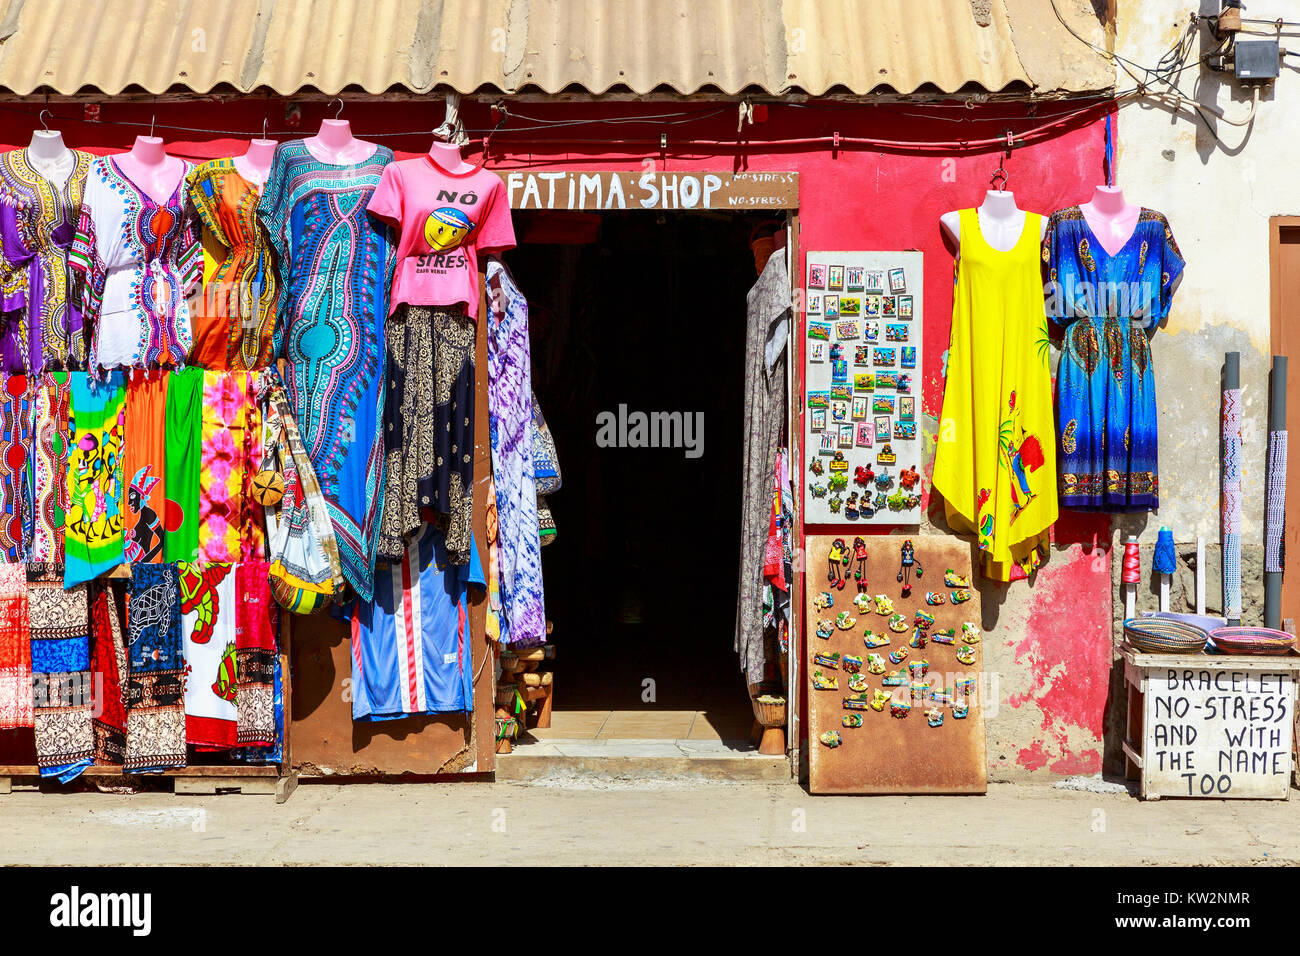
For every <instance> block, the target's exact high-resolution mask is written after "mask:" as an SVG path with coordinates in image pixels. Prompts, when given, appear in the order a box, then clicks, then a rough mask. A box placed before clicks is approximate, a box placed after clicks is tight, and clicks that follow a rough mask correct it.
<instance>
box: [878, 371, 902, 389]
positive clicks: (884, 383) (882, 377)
mask: <svg viewBox="0 0 1300 956" xmlns="http://www.w3.org/2000/svg"><path fill="white" fill-rule="evenodd" d="M876 388H879V389H886V388H888V389H893V390H895V391H897V390H898V373H897V372H877V373H876Z"/></svg>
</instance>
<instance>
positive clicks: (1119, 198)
mask: <svg viewBox="0 0 1300 956" xmlns="http://www.w3.org/2000/svg"><path fill="white" fill-rule="evenodd" d="M1079 210H1080V212H1082V213H1083V218H1084V220H1085V221H1086V222H1087V223H1088V228H1089V229H1091V230H1092V234H1093V235H1094V236H1096V237H1097V241H1098V242H1100V243H1101V247H1102V248H1103V249H1105V250H1106V254H1107V255H1109V256H1114V255H1116V254H1118V253H1119V251H1120V250H1121V249H1123V248H1124V246H1125V245H1127V244H1128V241H1129V239H1131V238H1132V237H1133V233H1134V232H1135V231H1136V230H1137V224H1138V219H1139V218H1140V217H1141V215H1142V207H1141V206H1135V205H1133V204H1132V203H1130V202H1129V201H1128V200H1126V199H1125V198H1124V192H1123V190H1121V189H1120V188H1119V187H1118V186H1098V187H1097V188H1096V189H1094V190H1093V192H1092V199H1091V201H1089V202H1086V203H1084V204H1083V205H1081V206H1080V207H1079Z"/></svg>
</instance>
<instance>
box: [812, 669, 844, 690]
mask: <svg viewBox="0 0 1300 956" xmlns="http://www.w3.org/2000/svg"><path fill="white" fill-rule="evenodd" d="M812 682H813V689H814V690H839V689H840V681H839V678H838V677H827V676H826V675H825V674H823V673H822V672H821V671H813V678H812Z"/></svg>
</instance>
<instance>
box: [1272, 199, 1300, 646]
mask: <svg viewBox="0 0 1300 956" xmlns="http://www.w3.org/2000/svg"><path fill="white" fill-rule="evenodd" d="M1283 229H1300V216H1270V217H1269V220H1268V276H1269V282H1268V285H1269V352H1270V354H1272V355H1286V354H1287V351H1288V349H1287V342H1286V339H1285V337H1284V335H1283V327H1282V230H1283ZM1294 337H1295V338H1296V340H1297V341H1296V344H1295V348H1294V351H1295V353H1296V355H1295V357H1296V359H1297V363H1300V332H1298V333H1297V334H1296V335H1295V336H1294ZM1291 374H1293V375H1294V374H1297V373H1296V372H1292V373H1291ZM1288 412H1289V413H1290V414H1296V412H1295V411H1292V410H1290V409H1288ZM1272 425H1273V423H1272V420H1271V416H1270V420H1269V422H1268V427H1269V428H1272ZM1283 493H1284V494H1285V490H1284V492H1283ZM1296 587H1300V581H1297V580H1296V579H1295V577H1294V575H1293V576H1292V578H1291V580H1289V581H1288V579H1287V575H1286V574H1285V573H1284V574H1283V576H1282V593H1283V596H1284V597H1285V595H1286V593H1287V591H1288V590H1291V589H1294V588H1296ZM1282 623H1283V627H1286V620H1285V618H1284V619H1283V622H1282Z"/></svg>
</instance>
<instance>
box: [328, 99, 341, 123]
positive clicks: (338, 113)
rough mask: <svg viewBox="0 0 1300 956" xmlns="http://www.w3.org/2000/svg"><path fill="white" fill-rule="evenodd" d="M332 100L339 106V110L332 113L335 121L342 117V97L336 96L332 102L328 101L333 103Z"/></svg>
mask: <svg viewBox="0 0 1300 956" xmlns="http://www.w3.org/2000/svg"><path fill="white" fill-rule="evenodd" d="M334 100H338V104H339V108H338V109H336V110H335V111H334V119H335V120H337V119H338V118H339V117H340V116H342V115H343V97H341V96H336V97H334V99H333V100H330V102H331V103H333V102H334Z"/></svg>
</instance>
